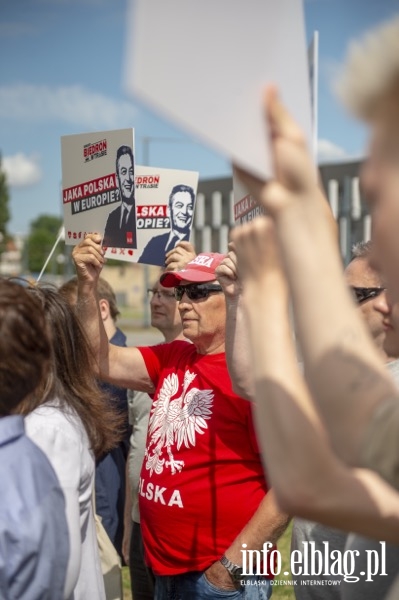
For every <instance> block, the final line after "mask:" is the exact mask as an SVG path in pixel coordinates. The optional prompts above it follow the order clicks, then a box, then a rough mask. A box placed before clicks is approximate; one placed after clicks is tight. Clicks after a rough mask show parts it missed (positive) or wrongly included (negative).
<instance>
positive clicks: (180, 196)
mask: <svg viewBox="0 0 399 600" xmlns="http://www.w3.org/2000/svg"><path fill="white" fill-rule="evenodd" d="M194 200H195V194H194V190H193V188H192V187H190V186H189V185H182V184H181V185H175V187H174V188H173V189H172V191H171V193H170V196H169V213H170V226H171V229H172V230H173V231H176V232H177V233H180V234H182V233H184V234H185V235H187V236H188V235H189V232H190V226H191V221H192V219H193V213H194Z"/></svg>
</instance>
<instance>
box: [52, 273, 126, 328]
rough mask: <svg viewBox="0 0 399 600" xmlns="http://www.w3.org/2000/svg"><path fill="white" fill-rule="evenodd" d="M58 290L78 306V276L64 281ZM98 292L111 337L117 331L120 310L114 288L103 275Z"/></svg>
mask: <svg viewBox="0 0 399 600" xmlns="http://www.w3.org/2000/svg"><path fill="white" fill-rule="evenodd" d="M58 291H59V293H60V294H61V296H63V297H64V298H65V300H66V301H67V302H68V303H69V304H70V305H71V306H76V303H77V301H78V278H77V277H72V278H71V279H69V280H68V281H66V282H65V283H63V284H62V286H61V287H60V288H59V290H58ZM97 294H98V299H99V303H100V311H101V318H102V320H103V323H104V327H105V330H106V332H107V336H108V339H111V337H112V336H113V335H114V333H115V331H116V320H117V318H118V316H119V315H120V312H119V309H118V305H117V302H116V296H115V293H114V290H113V289H112V287H111V285H110V284H109V283H108V281H106V280H105V279H104V278H103V277H99V278H98V283H97Z"/></svg>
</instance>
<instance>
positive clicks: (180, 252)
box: [165, 241, 197, 271]
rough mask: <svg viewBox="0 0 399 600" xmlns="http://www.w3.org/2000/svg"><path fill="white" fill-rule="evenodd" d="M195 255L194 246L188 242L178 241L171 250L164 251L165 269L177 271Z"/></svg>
mask: <svg viewBox="0 0 399 600" xmlns="http://www.w3.org/2000/svg"><path fill="white" fill-rule="evenodd" d="M196 256H197V253H196V251H195V248H194V246H193V245H192V244H190V242H185V241H182V242H178V243H177V244H176V246H175V248H173V249H172V250H169V252H167V253H166V259H165V265H166V270H167V271H179V270H180V269H184V267H185V266H186V264H187V263H188V262H190V260H193V259H194V258H195V257H196Z"/></svg>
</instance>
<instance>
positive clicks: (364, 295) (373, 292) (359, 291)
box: [351, 286, 385, 304]
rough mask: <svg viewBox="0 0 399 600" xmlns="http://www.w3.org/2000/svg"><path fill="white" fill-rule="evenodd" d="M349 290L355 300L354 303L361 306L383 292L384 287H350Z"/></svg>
mask: <svg viewBox="0 0 399 600" xmlns="http://www.w3.org/2000/svg"><path fill="white" fill-rule="evenodd" d="M351 290H352V292H353V294H354V296H355V298H356V302H357V303H358V304H361V303H362V302H366V300H370V299H371V298H376V297H377V296H379V295H380V294H381V293H382V292H384V291H385V288H384V287H355V286H351Z"/></svg>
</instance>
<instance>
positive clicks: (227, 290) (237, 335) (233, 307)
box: [216, 243, 255, 400]
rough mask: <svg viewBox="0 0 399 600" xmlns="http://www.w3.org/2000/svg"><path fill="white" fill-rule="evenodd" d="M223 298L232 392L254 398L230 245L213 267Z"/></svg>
mask: <svg viewBox="0 0 399 600" xmlns="http://www.w3.org/2000/svg"><path fill="white" fill-rule="evenodd" d="M216 275H217V278H218V281H219V283H220V285H221V286H222V288H223V292H224V295H225V299H226V361H227V366H228V369H229V373H230V377H231V382H232V384H233V389H234V391H235V393H236V394H238V395H239V396H241V397H242V398H246V399H247V400H252V399H253V398H254V397H255V388H254V384H253V376H252V369H251V353H250V347H249V338H248V335H247V328H248V324H247V322H246V318H245V313H244V309H243V295H242V284H241V281H240V280H239V277H238V272H237V256H236V253H235V250H234V244H233V243H230V244H229V252H228V254H227V256H226V258H224V260H223V261H222V262H221V263H220V265H219V266H218V267H217V269H216Z"/></svg>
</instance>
